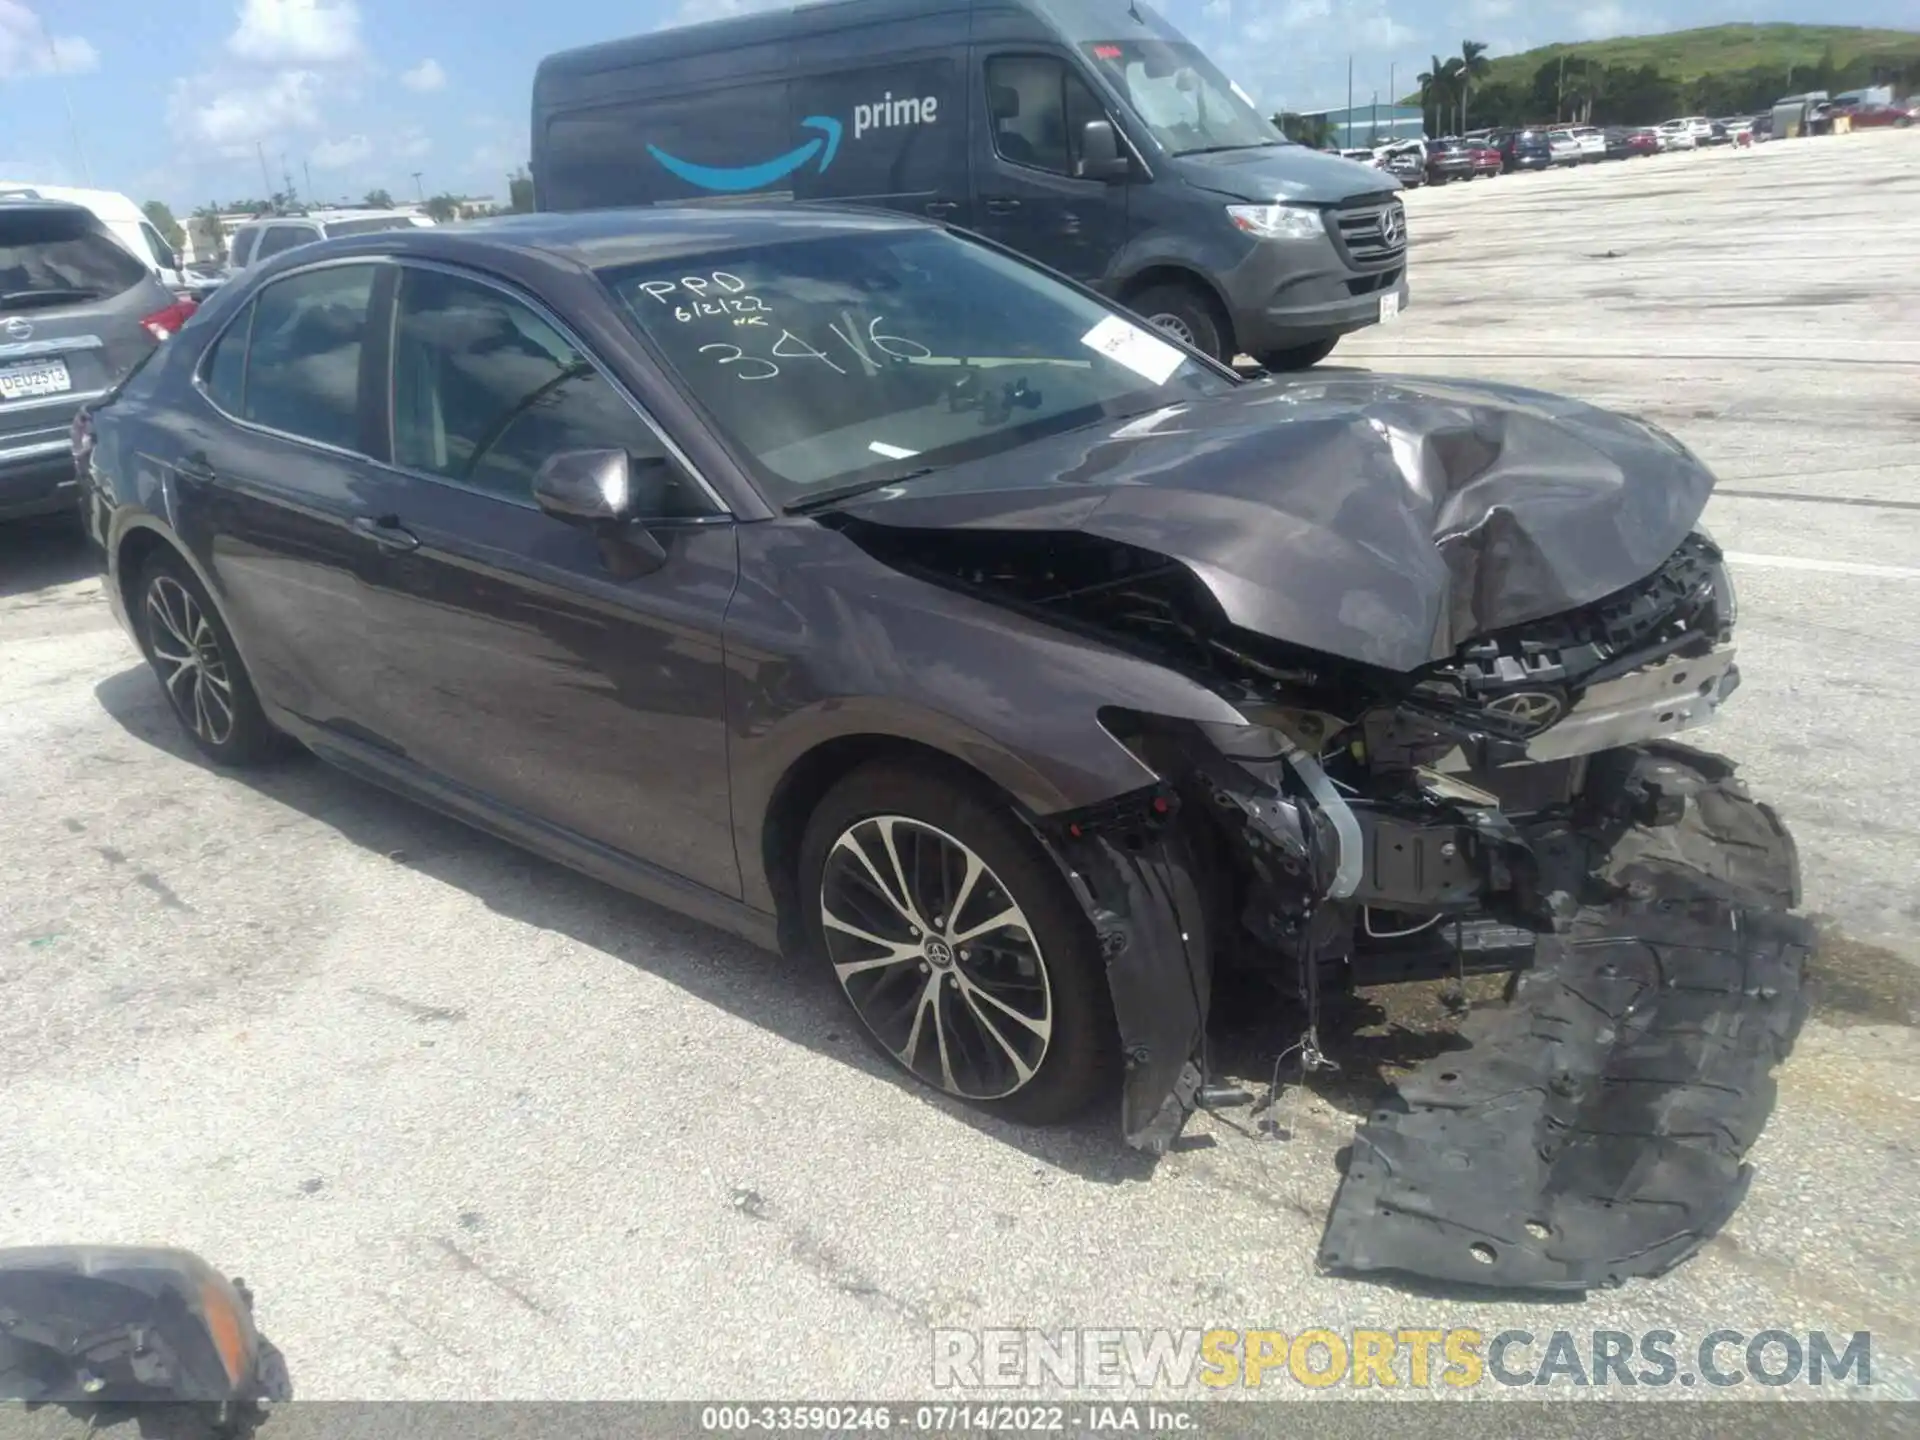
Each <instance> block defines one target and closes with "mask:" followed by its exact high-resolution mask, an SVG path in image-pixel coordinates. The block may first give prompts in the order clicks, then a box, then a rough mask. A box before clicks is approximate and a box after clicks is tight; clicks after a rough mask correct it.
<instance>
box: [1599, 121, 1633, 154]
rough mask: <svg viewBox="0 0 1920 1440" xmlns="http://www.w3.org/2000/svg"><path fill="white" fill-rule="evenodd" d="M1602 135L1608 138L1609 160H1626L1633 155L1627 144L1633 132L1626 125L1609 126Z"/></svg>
mask: <svg viewBox="0 0 1920 1440" xmlns="http://www.w3.org/2000/svg"><path fill="white" fill-rule="evenodd" d="M1602 133H1603V134H1604V135H1605V136H1606V137H1607V159H1609V160H1625V159H1626V158H1627V157H1628V156H1629V155H1631V154H1632V153H1633V151H1632V149H1631V148H1630V147H1629V146H1628V144H1627V140H1628V137H1630V136H1631V135H1632V134H1633V132H1632V131H1631V130H1629V129H1627V128H1626V127H1625V126H1624V125H1609V126H1607V127H1606V128H1605V130H1604V131H1602Z"/></svg>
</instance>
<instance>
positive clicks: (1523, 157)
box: [1496, 130, 1553, 170]
mask: <svg viewBox="0 0 1920 1440" xmlns="http://www.w3.org/2000/svg"><path fill="white" fill-rule="evenodd" d="M1496 144H1497V146H1498V148H1499V150H1500V163H1501V164H1502V165H1504V166H1505V167H1506V168H1507V169H1508V170H1545V169H1546V168H1547V167H1548V166H1549V165H1551V164H1553V147H1552V146H1551V145H1549V144H1548V143H1547V134H1546V131H1544V130H1508V131H1506V132H1504V133H1503V134H1501V135H1500V136H1499V137H1498V139H1497V141H1496Z"/></svg>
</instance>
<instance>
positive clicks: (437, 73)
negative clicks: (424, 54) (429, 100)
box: [400, 58, 447, 92]
mask: <svg viewBox="0 0 1920 1440" xmlns="http://www.w3.org/2000/svg"><path fill="white" fill-rule="evenodd" d="M400 83H401V84H402V85H404V86H406V87H407V89H409V90H419V91H422V92H424V91H428V90H444V89H445V88H446V84H447V72H446V71H445V70H444V69H442V68H441V66H440V62H439V61H438V60H434V59H431V58H429V59H426V60H422V61H421V62H420V63H419V64H418V65H416V66H414V67H413V68H412V69H411V70H402V71H401V72H400Z"/></svg>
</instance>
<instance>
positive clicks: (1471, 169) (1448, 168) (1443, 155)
mask: <svg viewBox="0 0 1920 1440" xmlns="http://www.w3.org/2000/svg"><path fill="white" fill-rule="evenodd" d="M1479 153H1480V147H1479V146H1478V145H1476V144H1475V143H1474V142H1473V141H1471V140H1462V139H1460V138H1459V137H1458V136H1456V135H1449V136H1447V137H1445V138H1444V139H1440V140H1435V141H1434V142H1433V143H1432V144H1431V145H1429V146H1427V183H1428V184H1430V185H1444V184H1446V183H1447V182H1448V181H1449V180H1471V179H1473V177H1474V176H1475V175H1477V174H1479V173H1480V171H1479V161H1478V156H1479Z"/></svg>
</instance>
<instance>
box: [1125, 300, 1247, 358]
mask: <svg viewBox="0 0 1920 1440" xmlns="http://www.w3.org/2000/svg"><path fill="white" fill-rule="evenodd" d="M1127 305H1128V307H1129V308H1130V309H1132V310H1133V312H1134V313H1135V314H1136V315H1138V316H1139V317H1140V318H1141V319H1143V320H1145V321H1146V322H1147V323H1148V324H1149V325H1152V326H1153V327H1155V328H1156V329H1159V330H1164V331H1166V332H1167V333H1168V334H1170V335H1173V336H1175V337H1176V338H1177V339H1180V340H1184V341H1186V343H1187V344H1189V345H1191V346H1192V347H1193V348H1194V349H1196V350H1198V351H1200V352H1201V353H1202V354H1205V355H1211V356H1212V357H1213V358H1214V359H1216V360H1220V361H1231V360H1232V359H1233V356H1232V354H1231V353H1229V347H1228V344H1227V322H1226V318H1225V317H1224V316H1222V315H1221V314H1220V307H1219V305H1218V304H1216V303H1215V301H1214V299H1213V297H1212V296H1211V295H1209V294H1207V293H1206V292H1205V291H1203V290H1201V289H1200V288H1199V287H1198V286H1196V285H1178V284H1174V285H1153V286H1149V287H1148V288H1147V289H1145V290H1142V291H1141V292H1140V293H1139V294H1138V295H1135V296H1134V297H1133V298H1132V299H1131V300H1129V301H1128V302H1127Z"/></svg>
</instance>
